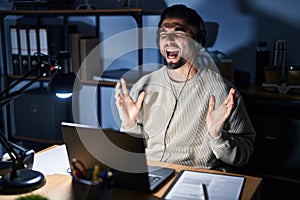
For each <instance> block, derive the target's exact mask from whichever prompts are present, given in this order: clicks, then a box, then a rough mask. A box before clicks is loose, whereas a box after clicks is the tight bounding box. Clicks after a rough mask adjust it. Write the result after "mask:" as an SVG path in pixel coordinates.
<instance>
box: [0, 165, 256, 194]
mask: <svg viewBox="0 0 300 200" xmlns="http://www.w3.org/2000/svg"><path fill="white" fill-rule="evenodd" d="M148 163H149V164H151V165H156V166H162V167H168V168H173V169H175V170H176V172H179V171H180V170H194V171H199V172H207V173H214V174H228V175H236V176H244V177H245V185H244V187H243V191H242V195H241V199H245V200H248V199H260V187H261V183H262V179H261V178H258V177H253V176H246V175H241V174H234V173H225V172H220V171H216V170H206V169H201V168H195V167H188V166H182V165H176V164H169V163H161V162H153V161H148ZM174 178H175V176H174V177H173V178H172V179H170V180H169V181H168V182H167V183H166V184H165V185H164V186H163V187H162V188H160V189H159V190H158V191H157V192H155V193H153V194H152V193H143V192H137V191H131V190H126V189H122V188H113V189H112V192H111V199H113V200H115V199H116V200H123V199H124V200H126V199H130V200H131V199H143V200H152V199H153V200H155V199H160V198H161V197H162V196H163V195H164V193H165V191H166V190H167V189H168V187H169V186H170V185H171V183H172V181H173V180H174ZM32 193H33V194H40V195H42V196H44V197H47V198H48V199H49V200H74V199H75V198H74V196H73V192H72V177H71V176H68V175H62V174H54V175H47V176H46V184H45V185H44V186H43V187H41V188H39V189H37V190H35V191H33V192H32ZM28 194H30V193H27V194H22V195H0V199H1V200H13V199H14V200H15V199H16V198H17V197H20V196H26V195H28Z"/></svg>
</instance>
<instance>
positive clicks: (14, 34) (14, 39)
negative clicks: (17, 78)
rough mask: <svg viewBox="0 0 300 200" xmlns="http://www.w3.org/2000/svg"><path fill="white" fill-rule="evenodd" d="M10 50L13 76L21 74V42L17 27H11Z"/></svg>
mask: <svg viewBox="0 0 300 200" xmlns="http://www.w3.org/2000/svg"><path fill="white" fill-rule="evenodd" d="M10 48H11V56H12V57H11V59H12V67H13V74H16V75H19V74H20V58H19V42H18V30H17V27H10Z"/></svg>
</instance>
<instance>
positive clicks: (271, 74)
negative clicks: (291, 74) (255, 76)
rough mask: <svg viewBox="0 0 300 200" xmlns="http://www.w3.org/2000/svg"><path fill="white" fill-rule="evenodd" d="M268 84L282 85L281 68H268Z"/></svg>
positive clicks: (266, 76)
mask: <svg viewBox="0 0 300 200" xmlns="http://www.w3.org/2000/svg"><path fill="white" fill-rule="evenodd" d="M265 78H266V83H268V84H278V85H279V84H281V70H280V69H279V68H275V67H274V68H266V69H265Z"/></svg>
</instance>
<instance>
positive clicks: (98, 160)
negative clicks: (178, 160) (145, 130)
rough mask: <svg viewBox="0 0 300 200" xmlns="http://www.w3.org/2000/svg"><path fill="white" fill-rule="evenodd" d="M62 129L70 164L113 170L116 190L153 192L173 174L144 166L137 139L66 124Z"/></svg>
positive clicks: (141, 141) (108, 131)
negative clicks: (73, 162)
mask: <svg viewBox="0 0 300 200" xmlns="http://www.w3.org/2000/svg"><path fill="white" fill-rule="evenodd" d="M61 129H62V135H63V141H64V143H65V144H66V147H67V152H68V157H69V160H70V161H71V160H72V159H73V158H76V159H78V160H80V161H82V162H83V163H84V164H85V167H86V168H87V169H89V168H93V167H94V165H95V164H97V165H99V166H100V168H102V169H103V168H104V169H106V168H107V167H109V168H113V169H114V170H115V174H114V179H113V180H114V181H113V184H114V185H115V186H118V187H122V188H127V189H132V190H137V191H145V192H153V191H155V190H157V189H158V188H159V187H160V186H161V185H162V184H163V183H164V182H165V181H166V180H168V179H169V178H171V177H172V175H173V174H174V173H175V170H174V169H170V168H166V167H158V166H148V165H147V160H146V154H145V144H144V139H143V138H141V137H139V136H138V135H135V134H131V133H130V134H127V133H123V132H120V131H116V130H102V129H100V128H97V127H93V126H88V125H82V124H75V123H68V122H62V123H61Z"/></svg>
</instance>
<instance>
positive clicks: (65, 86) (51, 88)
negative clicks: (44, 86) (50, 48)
mask: <svg viewBox="0 0 300 200" xmlns="http://www.w3.org/2000/svg"><path fill="white" fill-rule="evenodd" d="M81 89H82V85H81V82H80V81H79V79H77V77H76V75H75V74H74V73H73V72H70V73H62V72H61V71H56V72H55V73H54V75H53V76H52V78H51V79H50V81H49V83H48V92H49V93H55V94H57V93H78V92H79V91H80V90H81Z"/></svg>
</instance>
